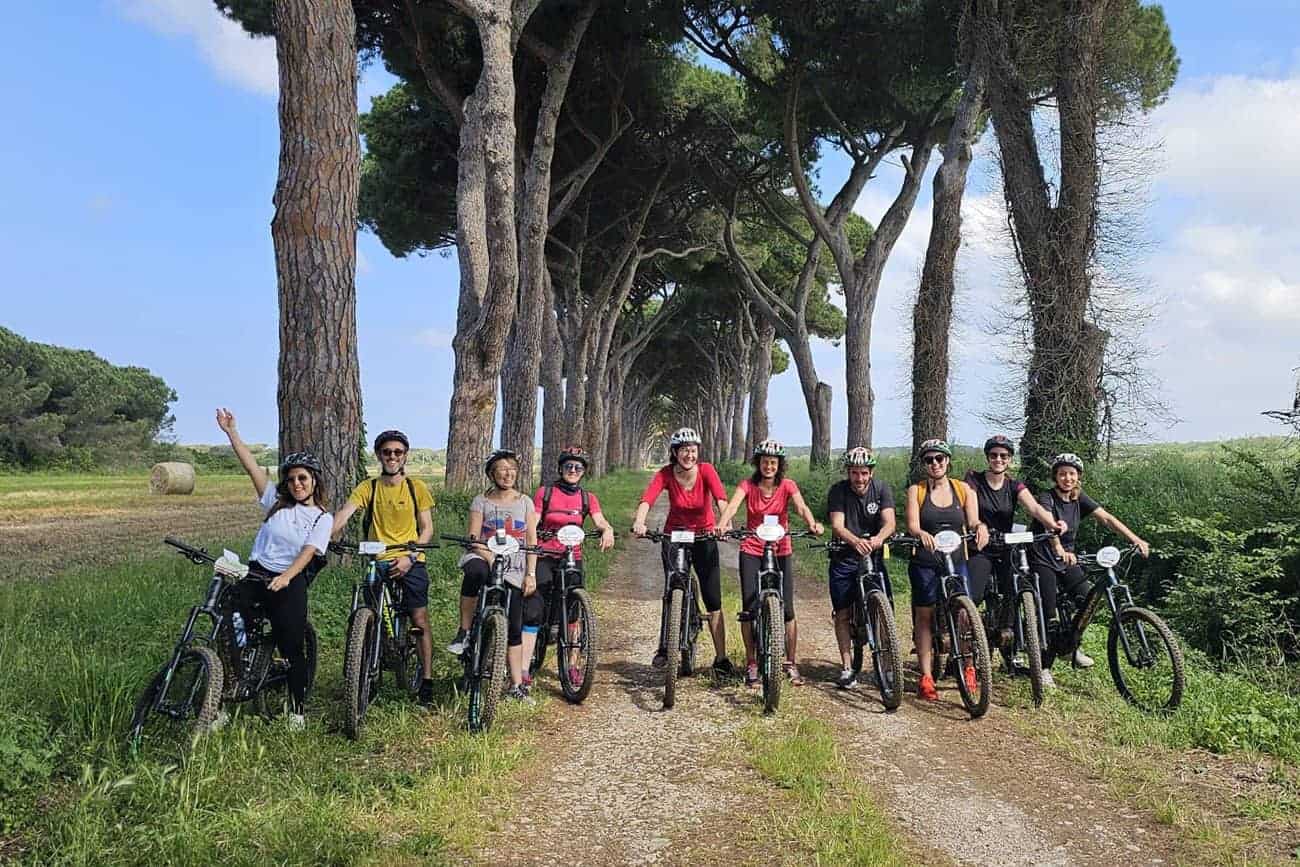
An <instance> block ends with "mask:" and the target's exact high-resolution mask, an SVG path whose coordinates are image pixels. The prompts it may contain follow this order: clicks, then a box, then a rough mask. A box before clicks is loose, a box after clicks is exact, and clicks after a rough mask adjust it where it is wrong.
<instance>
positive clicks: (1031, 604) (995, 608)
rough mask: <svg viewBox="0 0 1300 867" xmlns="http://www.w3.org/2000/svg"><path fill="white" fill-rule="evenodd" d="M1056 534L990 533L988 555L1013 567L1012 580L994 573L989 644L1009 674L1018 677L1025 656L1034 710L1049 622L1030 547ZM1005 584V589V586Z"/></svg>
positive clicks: (1038, 698)
mask: <svg viewBox="0 0 1300 867" xmlns="http://www.w3.org/2000/svg"><path fill="white" fill-rule="evenodd" d="M1055 535H1056V534H1055V533H1031V532H1028V531H1017V532H1012V533H1000V532H998V531H997V530H993V531H991V532H990V533H989V545H988V547H987V548H985V549H984V550H985V553H994V552H996V553H1003V554H1005V555H1006V556H1007V557H1008V559H1009V561H1010V566H1011V574H1010V575H1009V576H1006V577H1005V578H1004V576H1001V575H999V574H997V570H996V569H995V570H994V580H993V581H992V582H991V583H990V584H989V589H988V594H987V595H986V596H985V600H984V603H985V606H986V610H987V612H988V619H987V620H986V621H985V627H986V629H987V633H988V642H989V645H990V646H992V647H996V648H997V649H998V650H999V651H1000V652H1001V654H1002V661H1003V664H1004V665H1005V666H1006V670H1007V672H1008V673H1009V674H1011V675H1013V676H1014V675H1015V674H1017V673H1019V672H1018V671H1017V667H1016V664H1015V661H1016V658H1017V657H1019V656H1021V655H1023V656H1024V657H1025V662H1026V664H1027V666H1028V674H1029V690H1030V693H1031V694H1032V695H1033V700H1034V707H1041V706H1042V704H1043V698H1044V690H1043V648H1045V647H1046V646H1047V621H1046V618H1045V617H1044V616H1043V596H1042V593H1041V592H1039V589H1038V573H1036V572H1035V571H1034V570H1033V569H1030V568H1029V555H1028V553H1027V551H1028V547H1029V546H1030V545H1032V544H1034V543H1035V542H1042V541H1044V540H1046V539H1050V538H1052V537H1053V536H1055ZM1004 580H1005V581H1006V584H1005V586H1004V585H1003V582H1004Z"/></svg>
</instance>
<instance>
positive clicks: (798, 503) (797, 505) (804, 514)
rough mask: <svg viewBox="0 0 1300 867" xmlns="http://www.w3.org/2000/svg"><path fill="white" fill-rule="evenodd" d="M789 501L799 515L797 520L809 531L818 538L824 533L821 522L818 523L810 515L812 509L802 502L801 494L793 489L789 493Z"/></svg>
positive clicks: (814, 516) (824, 529)
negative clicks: (806, 526) (792, 503)
mask: <svg viewBox="0 0 1300 867" xmlns="http://www.w3.org/2000/svg"><path fill="white" fill-rule="evenodd" d="M790 499H791V500H792V501H793V502H794V510H795V511H796V512H798V513H799V520H801V521H803V522H804V523H805V524H807V525H808V529H809V530H812V531H813V533H815V534H816V535H818V536H820V535H821V534H822V533H824V532H825V531H826V528H825V527H823V526H822V524H821V521H818V520H817V516H816V515H814V514H813V513H812V509H810V508H808V504H807V503H806V502H804V498H803V493H802V492H800V491H799V490H798V489H795V490H794V491H792V492H791V493H790Z"/></svg>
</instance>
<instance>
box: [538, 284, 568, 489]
mask: <svg viewBox="0 0 1300 867" xmlns="http://www.w3.org/2000/svg"><path fill="white" fill-rule="evenodd" d="M546 282H547V290H546V291H547V294H548V296H549V295H550V293H551V291H552V289H551V286H550V278H549V277H548V278H547V281H546ZM543 326H544V328H545V331H544V333H543V338H542V340H543V345H544V346H545V347H546V349H545V350H544V351H543V352H542V462H541V467H542V479H543V480H545V479H546V478H547V474H548V473H550V472H551V470H552V469H553V468H554V467H555V465H556V461H557V460H558V459H559V457H560V450H561V449H562V448H564V447H565V446H566V445H568V443H567V442H566V441H565V439H564V353H563V352H562V351H561V349H560V346H561V343H560V331H559V323H558V321H557V319H556V316H555V311H554V310H553V309H549V310H547V312H546V316H545V318H544V319H543Z"/></svg>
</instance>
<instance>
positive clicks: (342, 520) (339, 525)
mask: <svg viewBox="0 0 1300 867" xmlns="http://www.w3.org/2000/svg"><path fill="white" fill-rule="evenodd" d="M356 511H357V504H356V503H354V502H352V501H351V500H348V501H347V502H346V503H344V504H343V505H342V506H341V507H339V510H338V511H337V512H335V513H334V527H333V528H332V529H331V530H330V538H331V539H337V538H338V537H339V535H340V534H342V532H343V530H344V528H345V527H347V525H348V519H350V518H351V517H352V516H353V515H354V514H355V513H356Z"/></svg>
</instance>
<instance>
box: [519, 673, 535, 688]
mask: <svg viewBox="0 0 1300 867" xmlns="http://www.w3.org/2000/svg"><path fill="white" fill-rule="evenodd" d="M519 680H520V682H521V683H522V684H523V685H524V686H525V687H526V688H528V689H532V688H533V676H532V674H530V673H529V672H527V671H525V672H524V673H523V674H521V675H519Z"/></svg>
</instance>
